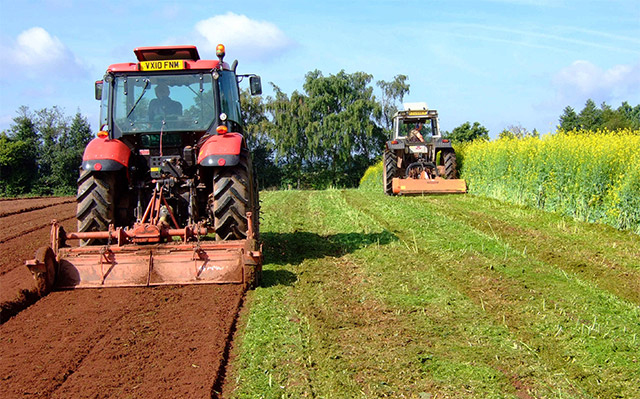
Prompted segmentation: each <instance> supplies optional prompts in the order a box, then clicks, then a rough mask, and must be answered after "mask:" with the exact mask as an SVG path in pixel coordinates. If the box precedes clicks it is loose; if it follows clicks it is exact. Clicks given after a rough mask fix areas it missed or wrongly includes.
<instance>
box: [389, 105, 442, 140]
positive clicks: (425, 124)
mask: <svg viewBox="0 0 640 399" xmlns="http://www.w3.org/2000/svg"><path fill="white" fill-rule="evenodd" d="M416 132H417V133H419V135H416ZM416 136H417V137H422V138H423V140H422V141H425V140H429V139H431V138H439V137H440V128H439V126H438V111H436V110H433V109H428V107H427V104H426V103H424V102H421V103H405V104H404V110H403V111H398V112H397V113H396V114H395V115H394V117H393V138H394V139H397V138H407V137H411V138H415V137H416Z"/></svg>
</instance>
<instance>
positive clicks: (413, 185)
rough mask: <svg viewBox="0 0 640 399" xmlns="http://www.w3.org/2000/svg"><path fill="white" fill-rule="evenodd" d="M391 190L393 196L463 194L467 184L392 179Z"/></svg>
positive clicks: (452, 180)
mask: <svg viewBox="0 0 640 399" xmlns="http://www.w3.org/2000/svg"><path fill="white" fill-rule="evenodd" d="M391 185H392V190H393V193H394V194H397V195H406V194H464V193H466V192H467V183H466V181H464V180H463V179H443V178H441V177H436V178H433V179H411V178H406V179H401V178H399V177H395V178H393V180H392V182H391Z"/></svg>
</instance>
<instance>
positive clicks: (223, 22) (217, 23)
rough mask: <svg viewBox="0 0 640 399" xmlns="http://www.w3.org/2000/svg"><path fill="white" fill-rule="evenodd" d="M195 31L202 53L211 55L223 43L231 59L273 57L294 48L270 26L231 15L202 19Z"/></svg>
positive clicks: (278, 30) (275, 27) (230, 13)
mask: <svg viewBox="0 0 640 399" xmlns="http://www.w3.org/2000/svg"><path fill="white" fill-rule="evenodd" d="M195 30H196V32H197V34H198V35H199V36H200V40H198V41H199V42H200V43H199V47H203V50H206V51H211V52H214V51H215V47H216V45H217V44H218V43H222V44H224V45H225V47H226V48H227V54H232V56H233V57H234V58H243V59H265V58H272V57H273V56H274V55H277V54H280V53H282V52H284V51H286V50H287V49H288V48H289V47H291V46H292V45H293V41H292V40H291V39H289V38H288V37H287V35H285V34H284V32H282V31H281V30H280V29H279V28H278V27H277V26H276V25H274V24H273V23H271V22H266V21H256V20H252V19H250V18H248V17H247V16H245V15H237V14H234V13H232V12H229V13H227V14H224V15H217V16H215V17H212V18H209V19H205V20H202V21H200V22H198V23H196V26H195Z"/></svg>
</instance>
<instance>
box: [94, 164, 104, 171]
mask: <svg viewBox="0 0 640 399" xmlns="http://www.w3.org/2000/svg"><path fill="white" fill-rule="evenodd" d="M93 169H95V170H102V164H101V163H98V162H96V163H95V164H94V165H93Z"/></svg>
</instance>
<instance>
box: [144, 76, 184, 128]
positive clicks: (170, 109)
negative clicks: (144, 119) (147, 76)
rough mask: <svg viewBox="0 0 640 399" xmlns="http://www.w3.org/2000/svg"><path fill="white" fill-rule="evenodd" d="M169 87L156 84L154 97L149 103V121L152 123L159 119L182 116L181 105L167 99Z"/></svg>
mask: <svg viewBox="0 0 640 399" xmlns="http://www.w3.org/2000/svg"><path fill="white" fill-rule="evenodd" d="M169 94H170V92H169V86H167V85H166V84H164V83H158V85H157V86H156V97H157V98H154V99H153V100H151V101H150V102H149V120H151V121H154V120H156V119H157V118H159V117H161V118H162V119H165V118H166V117H167V116H174V117H175V116H182V104H180V103H179V102H178V101H173V100H172V99H170V98H169Z"/></svg>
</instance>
